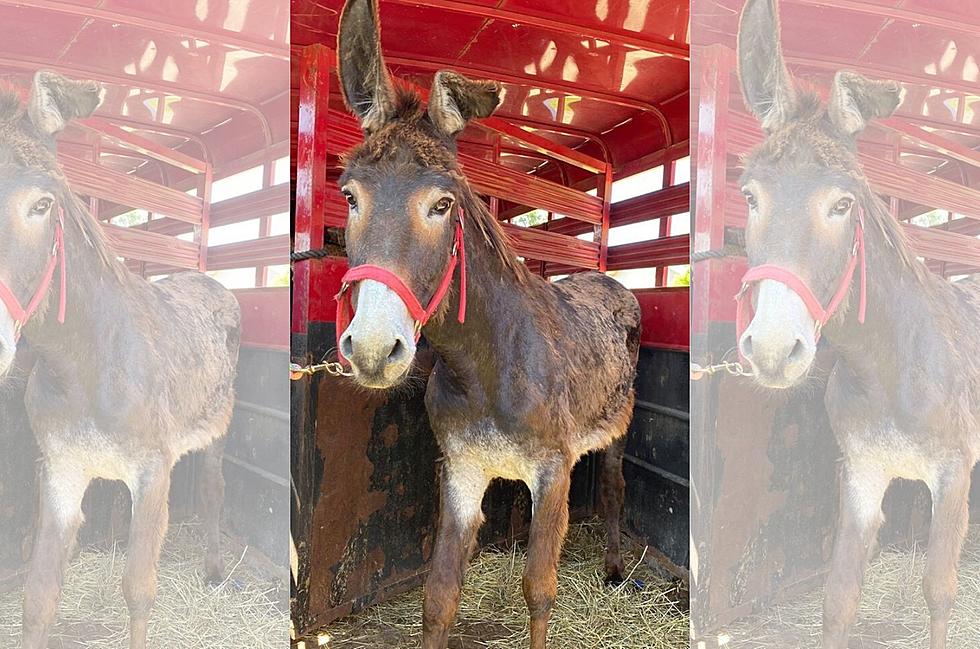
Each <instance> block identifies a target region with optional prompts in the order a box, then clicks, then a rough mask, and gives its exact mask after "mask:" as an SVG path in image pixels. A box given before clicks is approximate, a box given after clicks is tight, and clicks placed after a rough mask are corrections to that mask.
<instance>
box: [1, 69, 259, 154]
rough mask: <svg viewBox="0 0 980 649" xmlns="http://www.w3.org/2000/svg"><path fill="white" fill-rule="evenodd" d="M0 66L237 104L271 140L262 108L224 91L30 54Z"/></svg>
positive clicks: (225, 105) (221, 103) (212, 102)
mask: <svg viewBox="0 0 980 649" xmlns="http://www.w3.org/2000/svg"><path fill="white" fill-rule="evenodd" d="M0 66H4V67H9V68H14V69H17V70H27V71H29V72H34V71H36V70H41V69H48V70H54V71H55V72H59V73H62V74H67V75H69V76H73V77H75V78H82V79H94V80H96V81H101V82H105V83H111V84H114V85H117V86H121V87H123V88H141V89H145V90H150V91H153V92H159V93H163V94H167V95H172V96H174V97H183V98H185V99H195V100H197V101H203V102H207V103H210V104H214V105H216V106H224V107H226V108H236V109H238V110H242V111H245V112H247V113H251V114H252V115H253V116H254V117H255V118H256V119H257V120H258V122H259V125H260V126H261V127H262V133H263V135H264V136H265V142H266V145H269V144H271V143H272V128H271V127H270V126H269V120H268V119H267V118H266V116H265V114H264V113H263V112H262V110H261V109H259V108H258V107H257V106H255V105H253V104H252V103H251V102H249V101H246V100H244V99H238V98H234V97H230V96H229V95H228V94H227V93H218V92H213V91H211V90H203V89H200V88H190V87H188V86H186V85H181V84H178V83H171V82H166V81H150V80H148V79H144V78H142V77H135V76H130V75H125V74H113V73H111V72H107V71H106V70H105V69H104V68H97V67H86V66H80V65H75V64H71V63H65V62H63V61H58V62H54V61H52V60H50V59H44V58H37V57H30V56H26V55H23V56H18V57H17V58H9V57H0Z"/></svg>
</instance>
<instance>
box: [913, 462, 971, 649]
mask: <svg viewBox="0 0 980 649" xmlns="http://www.w3.org/2000/svg"><path fill="white" fill-rule="evenodd" d="M971 468H972V466H967V465H966V464H965V463H963V464H961V465H958V466H956V467H955V468H954V469H952V470H949V472H948V473H947V474H946V475H945V476H944V477H943V478H942V480H941V481H940V482H939V483H938V484H936V485H929V488H930V490H931V491H932V503H933V504H932V528H931V529H930V531H929V549H928V550H927V551H926V568H925V576H924V579H923V582H922V587H923V591H924V592H925V596H926V603H927V604H928V605H929V621H930V624H929V649H946V630H947V627H948V626H949V618H950V615H951V613H952V611H953V600H954V599H955V598H956V585H957V578H956V565H957V563H958V562H959V558H960V551H961V550H962V548H963V538H964V537H965V536H966V531H967V525H968V522H969V518H970V507H969V498H970V472H971Z"/></svg>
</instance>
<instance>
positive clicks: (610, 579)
mask: <svg viewBox="0 0 980 649" xmlns="http://www.w3.org/2000/svg"><path fill="white" fill-rule="evenodd" d="M623 581H624V579H623V575H622V574H621V573H619V572H615V573H613V574H611V575H606V579H605V583H606V586H611V587H616V586H619V585H620V584H622V583H623Z"/></svg>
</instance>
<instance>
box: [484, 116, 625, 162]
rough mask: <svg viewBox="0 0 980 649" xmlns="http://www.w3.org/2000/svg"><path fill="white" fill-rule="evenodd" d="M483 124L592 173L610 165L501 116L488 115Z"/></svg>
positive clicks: (529, 146)
mask: <svg viewBox="0 0 980 649" xmlns="http://www.w3.org/2000/svg"><path fill="white" fill-rule="evenodd" d="M482 124H483V125H484V126H486V127H488V128H491V129H493V130H494V131H497V132H498V133H501V134H502V135H504V136H506V137H507V138H509V139H512V140H514V141H516V142H519V143H521V144H523V145H524V146H526V147H527V148H529V149H531V150H532V151H537V152H538V153H544V154H545V155H548V156H551V157H552V158H557V159H558V160H561V161H562V162H567V163H568V164H571V165H575V166H576V167H580V168H582V169H585V170H586V171H591V172H592V173H602V172H604V171H605V170H606V167H607V166H608V165H607V164H606V163H605V162H603V161H601V160H597V159H595V158H593V157H592V156H590V155H586V154H585V153H582V152H581V151H576V150H575V149H570V148H568V147H565V146H562V145H560V144H555V143H554V142H552V141H551V140H549V139H548V138H546V137H543V136H541V135H538V134H537V133H531V132H530V131H525V130H524V129H522V128H520V127H519V126H515V125H513V124H511V123H510V122H508V121H506V120H504V119H501V118H499V117H487V118H486V119H484V120H482Z"/></svg>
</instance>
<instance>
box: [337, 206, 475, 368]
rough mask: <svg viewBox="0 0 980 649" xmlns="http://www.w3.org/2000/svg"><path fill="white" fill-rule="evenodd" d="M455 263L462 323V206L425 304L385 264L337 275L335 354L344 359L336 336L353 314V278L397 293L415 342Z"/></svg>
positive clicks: (449, 280) (443, 293)
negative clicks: (436, 283) (444, 263)
mask: <svg viewBox="0 0 980 649" xmlns="http://www.w3.org/2000/svg"><path fill="white" fill-rule="evenodd" d="M457 266H459V312H458V314H457V319H458V320H459V322H460V323H461V324H462V323H463V322H465V321H466V247H465V246H464V245H463V209H462V208H460V209H459V212H458V215H457V218H456V229H455V234H454V236H453V247H452V250H451V251H450V253H449V263H448V265H447V266H446V270H445V272H444V273H443V274H442V280H441V281H440V282H439V286H438V287H437V288H436V291H435V293H433V294H432V298H431V299H430V300H429V304H428V305H427V306H425V307H423V306H422V303H421V302H419V299H418V298H417V297H415V294H414V293H413V292H412V289H410V288H409V287H408V285H407V284H405V282H404V281H403V280H402V279H401V278H400V277H399V276H398V275H396V274H395V273H393V272H391V271H390V270H388V269H387V268H383V267H381V266H375V265H373V264H362V265H360V266H355V267H353V268H351V269H349V270H348V271H347V272H346V273H345V274H344V276H343V278H342V279H341V282H342V283H341V285H340V292H339V293H338V294H337V323H336V326H337V357H338V358H339V359H340V361H341V362H346V361H347V359H346V358H344V355H343V354H342V353H341V352H340V336H341V335H342V334H343V333H344V331H346V330H347V327H348V326H350V323H351V320H352V319H353V317H354V307H353V304H352V303H351V291H350V288H351V286H353V285H354V284H356V283H357V282H359V281H361V280H364V279H370V280H374V281H376V282H380V283H382V284H384V285H385V286H387V287H388V288H390V289H391V290H392V291H394V292H395V294H396V295H398V297H399V299H401V301H402V302H403V303H404V304H405V307H406V308H407V309H408V312H409V313H410V314H411V316H412V319H413V320H415V342H418V340H419V336H421V335H422V327H424V326H425V324H426V323H427V322H428V321H429V319H430V318H431V317H432V315H433V314H434V313H435V312H436V310H437V309H438V308H439V304H440V303H441V302H442V300H443V299H444V298H445V297H446V294H447V293H448V292H449V287H450V286H452V283H453V275H454V274H455V272H456V267H457Z"/></svg>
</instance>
